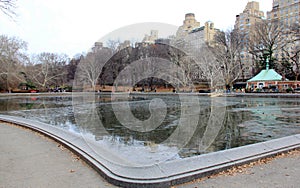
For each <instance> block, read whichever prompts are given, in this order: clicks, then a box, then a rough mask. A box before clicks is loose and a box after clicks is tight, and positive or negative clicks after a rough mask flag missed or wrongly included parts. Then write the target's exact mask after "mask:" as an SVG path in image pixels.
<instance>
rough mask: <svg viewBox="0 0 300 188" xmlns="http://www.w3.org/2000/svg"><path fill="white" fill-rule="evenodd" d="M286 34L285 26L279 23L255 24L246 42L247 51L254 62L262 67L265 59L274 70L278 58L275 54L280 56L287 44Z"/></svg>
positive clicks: (288, 40)
mask: <svg viewBox="0 0 300 188" xmlns="http://www.w3.org/2000/svg"><path fill="white" fill-rule="evenodd" d="M290 42H291V41H290V39H289V37H288V32H287V30H286V29H285V26H284V25H283V24H282V23H280V22H273V21H268V20H264V21H262V22H259V23H256V25H255V26H254V29H253V30H252V32H251V33H250V36H249V40H248V46H247V47H248V51H249V53H250V54H252V56H253V58H254V60H255V61H256V62H259V63H260V66H261V67H264V66H265V65H264V63H265V62H266V58H267V57H268V58H269V60H270V62H269V63H270V67H271V68H276V66H277V65H276V64H275V62H279V59H278V58H279V57H277V58H276V57H275V54H276V53H277V54H280V55H281V52H282V49H283V48H285V47H286V46H287V45H288V44H289V43H290Z"/></svg>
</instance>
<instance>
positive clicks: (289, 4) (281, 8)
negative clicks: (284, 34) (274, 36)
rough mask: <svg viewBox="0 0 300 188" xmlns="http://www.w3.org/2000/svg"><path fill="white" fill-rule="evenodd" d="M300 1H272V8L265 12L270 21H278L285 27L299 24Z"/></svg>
mask: <svg viewBox="0 0 300 188" xmlns="http://www.w3.org/2000/svg"><path fill="white" fill-rule="evenodd" d="M299 17H300V0H273V8H272V10H271V11H269V12H267V18H268V20H271V21H276V20H278V21H280V22H281V23H282V24H284V25H286V26H290V25H293V24H299V23H300V22H299Z"/></svg>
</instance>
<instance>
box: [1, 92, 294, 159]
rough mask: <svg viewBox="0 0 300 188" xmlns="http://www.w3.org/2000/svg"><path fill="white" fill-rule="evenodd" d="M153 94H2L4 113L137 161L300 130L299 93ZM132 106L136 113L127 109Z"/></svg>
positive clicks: (226, 146) (220, 147)
mask: <svg viewBox="0 0 300 188" xmlns="http://www.w3.org/2000/svg"><path fill="white" fill-rule="evenodd" d="M154 98H157V96H150V95H149V96H146V95H145V96H144V95H142V96H134V95H129V96H126V97H125V98H124V96H123V97H115V98H113V99H111V97H110V96H102V95H96V96H94V95H90V96H89V95H84V96H76V99H75V100H74V98H73V101H72V97H66V96H63V97H36V98H34V99H33V98H30V97H7V98H0V113H1V114H8V115H13V116H21V117H24V118H28V119H34V120H37V121H41V122H45V123H48V124H51V125H54V126H58V127H61V128H63V129H66V130H69V131H71V132H74V133H78V134H80V135H84V136H85V137H86V138H88V139H93V140H96V141H97V143H98V144H99V145H101V146H103V147H105V148H108V149H109V150H110V151H112V152H113V153H115V154H116V155H118V156H119V157H122V158H126V159H127V160H128V161H133V162H134V163H136V164H153V163H157V162H160V161H163V160H170V159H174V158H180V157H189V156H193V155H199V154H203V153H209V152H214V151H218V150H224V149H229V148H233V147H238V146H243V145H247V144H252V143H257V142H261V141H266V140H270V139H274V138H279V137H283V136H288V135H293V134H299V133H300V118H299V114H300V108H299V106H300V101H298V100H297V99H273V98H234V97H232V98H231V97H230V98H222V97H215V98H209V97H198V96H197V97H195V98H191V97H189V98H188V99H187V98H184V97H179V96H178V95H174V96H173V95H172V96H165V95H164V96H159V100H156V101H154V102H153V99H154ZM128 101H129V102H128ZM191 101H192V102H191ZM155 102H158V103H160V104H158V103H155ZM197 103H198V104H197ZM195 104H197V105H195ZM151 105H152V106H151ZM199 106H200V108H199ZM153 110H154V111H153ZM164 110H165V111H164ZM128 111H130V112H131V113H132V114H131V115H128ZM114 112H115V113H114ZM154 112H155V113H156V116H153V114H155V113H154ZM160 112H161V113H160ZM161 115H163V116H161ZM151 117H154V119H152V120H151V121H150V123H151V122H155V124H153V126H152V124H150V125H149V126H151V129H150V128H149V127H145V129H143V130H142V128H141V127H142V126H145V125H146V124H143V122H146V121H147V120H149V119H151ZM162 117H163V118H162ZM132 119H137V120H136V121H132ZM124 121H126V123H125V124H124ZM195 121H196V122H197V124H195V125H194V122H195ZM120 122H121V123H120ZM137 122H138V123H137ZM148 123H149V122H148ZM124 125H126V126H124ZM154 125H155V126H154ZM147 126H148V124H147Z"/></svg>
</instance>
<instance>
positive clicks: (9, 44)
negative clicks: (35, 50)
mask: <svg viewBox="0 0 300 188" xmlns="http://www.w3.org/2000/svg"><path fill="white" fill-rule="evenodd" d="M26 50H27V43H26V42H24V41H22V40H21V39H18V38H16V37H7V36H4V35H1V36H0V67H1V69H0V79H1V82H2V84H3V85H5V87H4V88H3V89H6V90H8V91H9V92H10V91H11V89H12V88H15V87H16V86H17V84H18V83H19V82H20V81H22V79H24V77H23V76H22V75H21V74H20V72H22V71H23V70H22V68H23V67H22V65H23V64H24V63H25V62H26V61H27V60H28V58H27V55H26V53H25V52H26Z"/></svg>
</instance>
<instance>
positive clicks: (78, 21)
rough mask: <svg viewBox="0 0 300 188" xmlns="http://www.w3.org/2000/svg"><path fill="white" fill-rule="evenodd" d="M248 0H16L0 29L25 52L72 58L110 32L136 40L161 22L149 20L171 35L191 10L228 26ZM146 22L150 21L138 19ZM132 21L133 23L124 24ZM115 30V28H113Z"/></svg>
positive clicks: (266, 7)
mask: <svg viewBox="0 0 300 188" xmlns="http://www.w3.org/2000/svg"><path fill="white" fill-rule="evenodd" d="M257 1H258V2H259V3H260V9H261V10H262V11H264V12H265V13H266V11H270V10H271V8H272V0H257ZM247 2H248V0H226V1H224V0H209V1H207V0H185V1H183V0H151V1H145V0H107V1H104V0H101V1H100V0H85V1H74V0H51V1H49V0H18V1H17V6H18V8H17V10H16V12H17V13H18V17H17V18H16V21H12V20H11V19H9V18H8V17H6V16H4V15H3V14H0V34H5V35H8V36H17V37H19V38H21V39H22V40H25V41H26V42H28V44H29V46H28V48H29V49H28V52H29V53H40V52H56V53H67V54H68V55H69V56H70V57H72V56H73V55H75V54H77V53H82V52H86V51H87V50H88V49H89V48H90V47H91V46H92V45H93V44H94V42H95V41H98V40H99V39H101V38H103V37H105V36H106V39H107V38H109V37H110V36H111V35H112V34H119V35H122V37H121V40H123V39H125V38H126V37H127V35H128V37H127V39H129V40H137V39H138V38H140V37H141V36H143V35H144V34H148V33H150V29H152V28H153V29H158V28H159V27H163V26H164V25H163V24H155V23H153V22H159V23H165V24H170V25H166V26H167V28H166V29H165V30H164V31H165V32H164V31H160V33H159V37H165V35H167V34H169V33H168V32H170V34H171V32H172V31H173V30H172V29H174V28H177V27H178V26H180V25H182V22H183V20H184V16H185V14H186V13H194V14H195V16H196V19H197V21H199V22H200V24H201V26H202V25H204V23H205V22H206V21H212V22H214V23H215V27H216V28H219V29H221V30H227V29H230V28H233V26H234V22H235V16H236V15H237V14H239V13H241V12H242V11H243V10H244V8H245V6H246V4H247ZM145 22H152V24H140V25H139V24H138V23H145ZM132 24H135V25H133V26H132V27H128V26H130V25H132ZM126 26H127V27H126ZM169 26H170V27H169ZM124 27H125V28H127V30H126V29H125V30H124ZM156 27H158V28H156ZM120 28H123V29H121V30H120ZM118 29H119V30H118ZM115 30H118V32H113V31H115ZM111 32H113V33H111ZM173 32H174V31H173ZM173 34H175V33H173Z"/></svg>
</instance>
